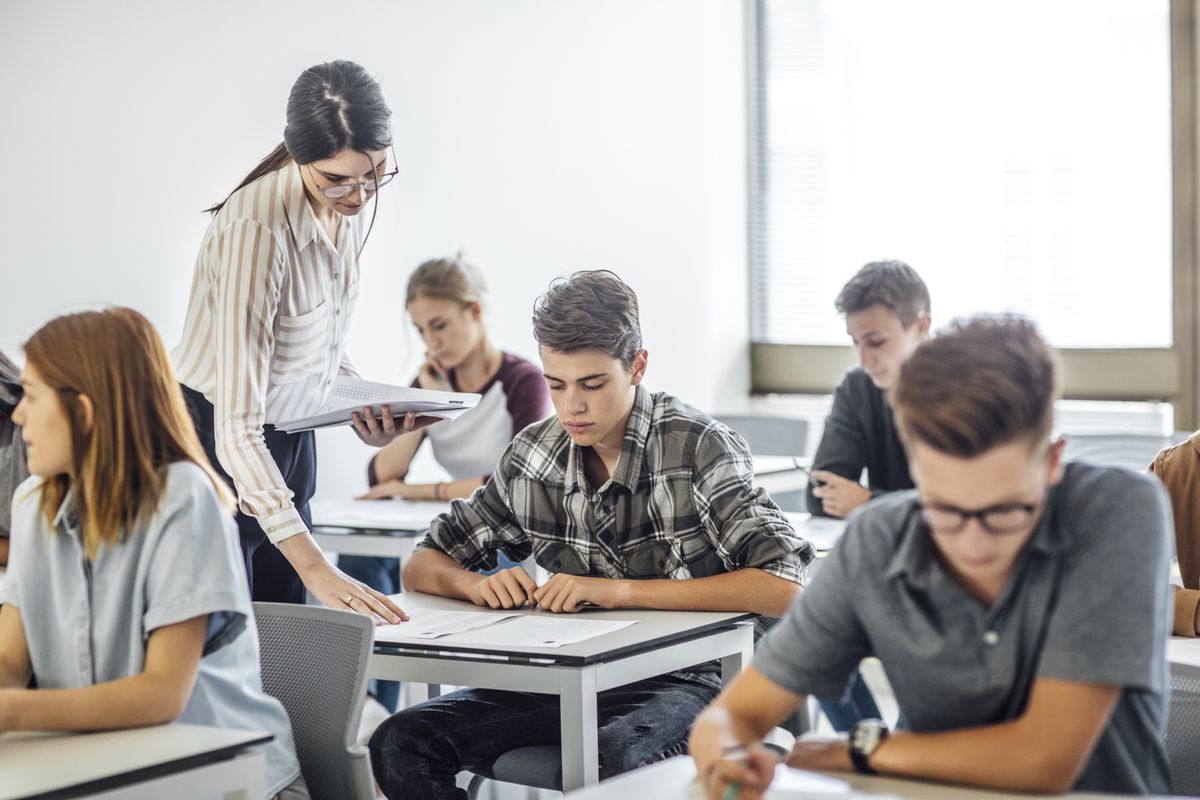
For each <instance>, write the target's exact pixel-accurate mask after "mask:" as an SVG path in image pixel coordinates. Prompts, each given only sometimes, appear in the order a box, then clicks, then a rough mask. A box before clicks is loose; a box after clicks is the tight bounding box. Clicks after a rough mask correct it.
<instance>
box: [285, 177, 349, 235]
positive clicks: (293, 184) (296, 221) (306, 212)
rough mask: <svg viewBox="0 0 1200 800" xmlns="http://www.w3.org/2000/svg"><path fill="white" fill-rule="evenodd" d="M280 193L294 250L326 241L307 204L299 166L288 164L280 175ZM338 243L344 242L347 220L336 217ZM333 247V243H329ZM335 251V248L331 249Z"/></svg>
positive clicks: (315, 216)
mask: <svg viewBox="0 0 1200 800" xmlns="http://www.w3.org/2000/svg"><path fill="white" fill-rule="evenodd" d="M281 177H282V181H281V184H280V193H281V194H282V195H283V208H284V210H285V211H286V212H287V221H288V228H290V229H291V231H292V236H294V237H295V241H296V249H297V250H303V249H304V248H306V247H308V246H309V245H310V244H311V243H313V242H320V241H323V240H328V238H329V237H327V236H325V235H324V232H323V231H322V229H321V223H320V222H319V221H318V220H317V215H316V212H314V211H313V209H312V206H311V205H310V204H309V202H308V194H307V192H306V191H305V189H304V178H303V177H302V176H301V175H300V165H299V164H297V163H296V162H295V161H292V162H290V163H289V164H288V165H287V166H286V167H284V169H283V174H282V175H281ZM338 217H339V219H338V242H343V243H344V242H345V241H346V237H347V231H346V230H345V229H346V228H347V227H348V226H349V219H348V218H347V217H346V216H344V215H341V214H339V215H338ZM329 245H330V247H333V242H329ZM333 249H335V250H336V249H337V248H333Z"/></svg>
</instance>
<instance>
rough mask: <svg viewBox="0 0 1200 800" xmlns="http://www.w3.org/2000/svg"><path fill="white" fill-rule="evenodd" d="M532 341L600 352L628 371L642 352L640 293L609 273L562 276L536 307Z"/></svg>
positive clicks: (566, 349) (557, 349)
mask: <svg viewBox="0 0 1200 800" xmlns="http://www.w3.org/2000/svg"><path fill="white" fill-rule="evenodd" d="M533 338H534V339H536V340H537V343H538V349H539V350H541V349H546V350H553V351H554V352H557V353H575V352H578V351H580V350H600V351H601V352H603V353H606V354H607V355H608V356H610V357H612V358H615V359H617V360H618V361H620V362H621V363H622V364H624V365H625V368H626V369H628V368H629V367H630V366H632V364H633V358H634V356H636V355H637V353H638V351H639V350H641V349H642V326H641V323H640V322H639V321H638V301H637V295H636V294H634V292H633V289H630V288H629V287H628V286H627V285H626V284H625V282H624V281H622V280H621V279H620V278H618V277H617V275H616V274H615V273H613V272H610V271H609V270H606V269H596V270H583V271H580V272H575V273H572V274H571V275H570V276H568V277H566V278H557V279H556V280H555V281H554V282H553V283H551V284H550V288H549V289H548V290H547V291H546V293H545V294H544V295H542V296H541V297H539V298H538V299H537V301H536V302H535V303H534V304H533Z"/></svg>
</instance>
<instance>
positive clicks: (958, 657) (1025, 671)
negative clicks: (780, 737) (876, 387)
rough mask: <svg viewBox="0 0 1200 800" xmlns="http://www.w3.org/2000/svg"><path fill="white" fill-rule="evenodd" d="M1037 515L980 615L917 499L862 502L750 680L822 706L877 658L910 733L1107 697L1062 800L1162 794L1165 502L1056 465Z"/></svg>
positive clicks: (1105, 470) (1159, 492) (1123, 476)
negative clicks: (1069, 686)
mask: <svg viewBox="0 0 1200 800" xmlns="http://www.w3.org/2000/svg"><path fill="white" fill-rule="evenodd" d="M1047 501H1048V502H1047V507H1046V511H1045V513H1044V514H1043V517H1042V521H1041V522H1040V523H1039V524H1038V527H1037V529H1036V530H1035V531H1034V533H1033V535H1032V536H1031V537H1030V540H1029V542H1028V544H1027V545H1026V546H1025V548H1024V550H1022V552H1021V555H1020V556H1019V557H1018V560H1017V564H1016V568H1015V571H1014V573H1013V576H1012V577H1011V578H1010V580H1009V582H1008V585H1007V586H1006V587H1005V588H1004V590H1003V592H1002V593H1001V595H1000V597H999V598H997V600H996V602H995V603H994V604H993V606H992V607H991V608H985V607H984V606H983V605H982V604H981V603H979V602H978V601H976V600H974V599H972V598H971V597H970V596H969V595H967V594H966V593H965V592H964V590H963V589H962V587H961V586H960V584H959V583H958V582H957V581H956V580H955V579H954V578H953V577H952V576H951V575H950V574H949V573H948V572H947V571H946V570H945V569H944V568H943V567H942V566H941V562H940V561H939V559H938V557H937V554H936V552H935V547H934V544H933V541H932V539H931V538H930V536H929V534H928V531H927V528H926V527H925V525H924V523H923V521H922V520H921V518H920V515H919V513H918V511H917V508H916V492H912V491H910V492H902V493H896V494H891V495H887V496H885V497H882V498H879V499H877V500H875V501H872V502H871V503H869V504H868V505H866V506H864V507H863V508H862V510H861V511H860V512H859V513H857V514H856V515H854V516H853V517H852V518H851V522H850V525H849V527H848V529H847V531H846V534H845V536H843V537H842V539H841V542H840V543H839V544H838V546H837V547H836V548H835V549H834V551H833V553H831V554H830V556H829V558H828V559H827V560H826V563H825V564H824V565H823V566H822V568H821V570H820V571H819V572H818V573H817V575H816V576H815V577H814V579H813V581H812V585H811V586H810V587H809V588H808V589H807V590H806V591H805V592H804V593H803V594H801V595H800V596H799V597H798V598H797V599H796V601H795V602H794V603H793V605H792V607H791V609H790V610H789V611H788V613H787V615H786V616H785V617H784V618H783V620H781V622H780V624H779V625H778V626H777V627H776V628H775V629H774V630H773V631H772V632H771V633H770V634H768V635H767V636H766V637H765V638H764V639H763V642H762V645H761V646H760V648H759V650H758V652H756V653H755V656H754V666H755V667H756V668H757V669H758V670H760V671H761V672H762V673H763V674H765V675H766V676H767V677H768V678H770V679H771V680H772V681H774V682H775V683H777V684H779V685H780V686H783V687H784V688H787V689H789V690H791V691H793V692H797V693H801V694H813V695H816V696H818V697H830V696H833V697H836V696H839V695H840V694H841V693H842V690H843V688H844V687H845V685H846V679H847V676H848V675H849V674H850V673H851V671H852V670H854V668H855V667H857V666H858V663H859V661H861V660H862V659H863V658H865V657H867V656H877V657H878V658H879V659H880V660H881V661H882V663H883V667H884V669H885V671H886V672H887V675H888V679H889V680H890V681H891V684H892V687H893V688H894V690H895V692H896V700H897V701H898V703H899V705H900V710H901V712H903V714H904V718H905V719H906V720H907V722H908V726H909V728H910V729H912V730H914V731H918V732H936V731H946V730H953V729H958V728H968V727H973V726H980V725H990V724H994V723H998V722H1003V721H1005V720H1012V719H1015V718H1017V717H1019V716H1020V715H1021V713H1022V712H1023V711H1024V708H1025V704H1026V702H1027V701H1028V698H1029V692H1030V689H1031V687H1032V683H1033V681H1034V680H1035V679H1036V678H1055V679H1059V680H1067V681H1077V682H1081V683H1094V684H1110V685H1117V686H1120V687H1122V691H1121V695H1120V699H1119V700H1118V702H1117V705H1116V707H1115V709H1114V711H1113V714H1112V717H1111V718H1110V719H1109V721H1108V724H1107V726H1106V727H1105V729H1104V732H1103V733H1102V734H1101V736H1100V740H1099V742H1098V743H1097V744H1096V749H1095V750H1094V751H1093V753H1092V756H1091V758H1090V759H1089V760H1088V763H1087V765H1086V766H1085V767H1084V769H1083V772H1082V773H1081V774H1080V776H1079V779H1078V781H1077V782H1076V784H1075V789H1076V790H1090V791H1107V792H1128V793H1139V794H1146V793H1151V794H1167V793H1168V792H1169V790H1170V784H1169V779H1168V772H1167V763H1166V756H1165V754H1164V752H1163V747H1162V735H1163V725H1164V722H1165V719H1166V706H1165V692H1166V689H1165V687H1166V659H1165V652H1164V651H1165V649H1166V638H1167V636H1168V634H1169V630H1170V622H1171V603H1170V588H1169V586H1168V574H1169V569H1170V556H1171V545H1170V540H1171V509H1170V507H1169V506H1168V504H1167V498H1166V494H1165V493H1164V492H1163V489H1162V487H1161V486H1160V485H1158V483H1157V481H1154V480H1153V479H1151V478H1149V477H1147V476H1145V475H1142V474H1139V473H1135V472H1132V471H1129V470H1125V469H1119V468H1111V467H1099V466H1093V465H1088V464H1068V465H1067V467H1066V471H1065V475H1064V477H1063V480H1062V482H1061V483H1060V484H1059V485H1058V486H1056V487H1054V488H1053V489H1052V490H1051V491H1050V492H1049V495H1048V498H1047Z"/></svg>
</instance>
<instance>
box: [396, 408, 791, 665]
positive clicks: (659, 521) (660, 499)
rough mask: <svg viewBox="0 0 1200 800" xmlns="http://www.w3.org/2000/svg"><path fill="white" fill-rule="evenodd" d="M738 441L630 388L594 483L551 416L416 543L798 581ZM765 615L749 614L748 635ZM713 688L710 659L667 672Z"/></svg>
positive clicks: (609, 574)
mask: <svg viewBox="0 0 1200 800" xmlns="http://www.w3.org/2000/svg"><path fill="white" fill-rule="evenodd" d="M753 476H754V469H753V462H752V461H751V458H750V451H749V448H748V447H747V446H746V443H745V441H744V440H743V439H742V438H741V437H740V436H739V435H738V434H736V433H734V432H733V431H731V430H730V429H729V428H727V427H725V426H724V425H722V424H720V423H719V422H716V421H715V420H713V419H712V418H710V417H708V416H706V415H704V414H702V413H700V412H699V411H697V410H695V409H693V408H691V407H689V406H687V405H685V404H684V403H681V402H680V401H679V400H676V399H675V398H673V397H671V396H669V395H667V394H663V393H655V394H651V393H650V392H649V391H647V390H646V389H644V388H642V387H640V386H639V387H638V388H637V394H636V397H635V399H634V404H633V410H632V412H631V413H630V415H629V422H628V423H627V425H626V427H625V439H624V442H623V444H622V448H621V457H620V459H619V460H618V463H617V468H616V470H615V472H614V473H613V474H612V475H611V477H610V478H609V480H608V481H607V482H606V483H605V484H604V485H603V486H601V487H599V488H598V489H593V488H592V487H591V486H590V485H589V484H588V482H587V479H586V478H585V477H584V471H583V458H582V452H581V449H580V448H579V447H578V446H577V445H575V444H574V443H573V442H572V441H571V437H570V436H569V435H568V434H567V432H566V431H565V430H564V429H563V427H562V425H561V424H559V421H558V419H557V417H551V418H550V419H547V420H544V421H543V422H539V423H536V424H534V425H531V426H530V427H528V428H526V429H525V430H523V431H522V432H521V433H520V434H518V435H517V437H516V438H515V439H514V440H513V442H512V444H510V445H509V447H508V449H507V450H505V452H504V454H503V455H502V456H501V457H500V462H499V464H498V465H497V467H496V471H495V472H494V473H493V474H492V478H491V480H490V481H488V483H487V484H486V485H484V486H482V487H480V488H479V489H477V490H476V491H475V493H474V494H472V495H471V497H469V498H468V499H466V500H455V501H454V502H453V503H452V504H451V508H450V511H449V512H448V513H446V514H443V515H441V516H440V517H438V518H437V519H435V520H434V521H433V523H432V525H431V526H430V530H429V533H428V534H427V535H426V537H425V539H424V540H423V541H422V542H421V543H420V544H419V545H418V547H420V548H430V549H434V550H438V551H440V552H442V553H445V554H446V555H448V556H450V557H451V558H453V559H454V560H455V561H457V562H458V563H459V564H461V565H462V566H463V567H465V568H467V569H472V570H483V569H491V568H493V567H495V566H496V563H497V562H496V551H497V550H503V551H504V553H505V554H506V555H508V557H509V558H511V559H513V560H514V561H523V560H525V559H526V558H528V557H529V556H530V554H531V553H532V555H533V557H534V559H535V560H536V562H537V563H538V564H539V565H540V566H542V567H543V568H545V569H547V570H549V571H550V572H563V573H568V574H572V575H588V576H594V577H601V578H612V579H635V580H636V579H653V578H679V579H686V578H703V577H707V576H710V575H718V574H721V573H724V572H730V571H733V570H738V569H744V568H747V567H756V568H758V569H761V570H763V571H764V572H767V573H770V574H772V575H776V576H778V577H780V578H784V579H785V580H789V581H793V582H795V583H800V582H801V581H802V579H803V577H804V570H805V567H806V566H807V565H808V563H809V562H811V561H812V559H813V556H814V552H815V551H814V550H813V547H812V545H811V544H810V543H809V542H807V541H805V540H804V539H801V538H800V537H799V536H797V535H796V533H795V531H794V530H793V529H792V527H791V525H789V524H788V521H787V519H786V518H785V517H784V515H783V513H782V512H781V511H780V510H779V507H778V506H776V505H775V503H774V502H772V500H771V499H770V497H768V496H767V494H766V492H765V491H764V490H763V489H761V488H755V487H754V485H753ZM772 622H773V620H765V619H760V620H759V623H760V624H759V630H760V631H761V630H765V628H766V627H767V626H768V625H769V624H771V623H772ZM673 674H675V675H677V676H679V677H683V678H687V679H689V680H697V681H700V682H702V683H706V684H709V685H712V686H717V687H719V685H720V680H719V670H718V669H717V668H716V665H715V663H714V664H709V665H704V666H703V667H702V668H696V669H695V670H693V671H689V672H687V673H673Z"/></svg>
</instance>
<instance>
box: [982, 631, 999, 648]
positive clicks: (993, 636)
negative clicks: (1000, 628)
mask: <svg viewBox="0 0 1200 800" xmlns="http://www.w3.org/2000/svg"><path fill="white" fill-rule="evenodd" d="M983 643H984V644H986V645H994V644H1000V634H998V633H996V632H995V631H988V632H987V633H985V634H984V635H983Z"/></svg>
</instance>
